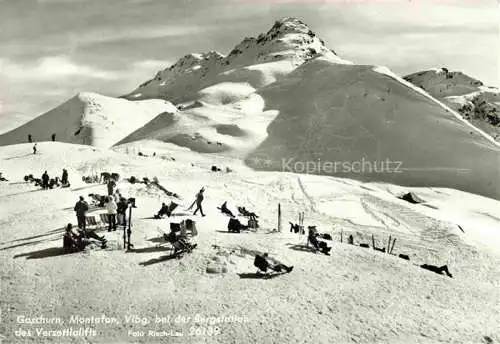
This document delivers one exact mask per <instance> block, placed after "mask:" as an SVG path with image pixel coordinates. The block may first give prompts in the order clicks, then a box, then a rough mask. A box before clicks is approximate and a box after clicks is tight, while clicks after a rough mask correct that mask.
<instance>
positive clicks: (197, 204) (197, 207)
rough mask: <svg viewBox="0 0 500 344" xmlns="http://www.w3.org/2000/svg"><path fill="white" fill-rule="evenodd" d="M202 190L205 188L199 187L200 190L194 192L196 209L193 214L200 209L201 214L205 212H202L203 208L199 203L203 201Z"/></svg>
mask: <svg viewBox="0 0 500 344" xmlns="http://www.w3.org/2000/svg"><path fill="white" fill-rule="evenodd" d="M203 192H205V188H204V187H203V188H201V190H200V191H199V192H198V193H197V194H196V200H195V202H196V210H195V211H194V213H193V215H196V213H197V212H198V210H199V211H200V213H201V216H205V214H203V208H202V207H201V203H202V202H203Z"/></svg>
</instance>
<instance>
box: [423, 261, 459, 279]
mask: <svg viewBox="0 0 500 344" xmlns="http://www.w3.org/2000/svg"><path fill="white" fill-rule="evenodd" d="M420 267H421V268H422V269H426V270H429V271H432V272H435V273H437V274H440V275H442V274H443V272H444V273H445V274H446V275H447V276H448V277H450V278H453V275H452V274H450V271H449V270H448V265H443V266H435V265H428V264H422V265H420Z"/></svg>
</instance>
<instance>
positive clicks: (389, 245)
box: [386, 234, 391, 253]
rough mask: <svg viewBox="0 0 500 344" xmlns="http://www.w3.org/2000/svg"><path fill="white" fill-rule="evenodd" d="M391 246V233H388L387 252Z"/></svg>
mask: <svg viewBox="0 0 500 344" xmlns="http://www.w3.org/2000/svg"><path fill="white" fill-rule="evenodd" d="M390 248H391V234H389V242H388V243H387V251H386V252H387V253H389V249H390Z"/></svg>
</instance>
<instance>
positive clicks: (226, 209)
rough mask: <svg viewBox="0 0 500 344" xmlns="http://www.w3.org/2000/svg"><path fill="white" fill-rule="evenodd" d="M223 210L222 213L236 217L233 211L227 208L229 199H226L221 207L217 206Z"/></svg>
mask: <svg viewBox="0 0 500 344" xmlns="http://www.w3.org/2000/svg"><path fill="white" fill-rule="evenodd" d="M217 209H219V210H220V211H221V213H223V214H225V215H227V216H229V217H234V215H233V213H232V212H231V210H229V209H228V208H227V201H225V202H224V203H222V205H221V206H220V208H217Z"/></svg>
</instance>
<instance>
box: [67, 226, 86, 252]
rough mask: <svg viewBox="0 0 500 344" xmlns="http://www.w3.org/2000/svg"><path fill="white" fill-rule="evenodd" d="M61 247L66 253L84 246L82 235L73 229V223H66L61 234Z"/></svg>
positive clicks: (81, 248) (79, 249)
mask: <svg viewBox="0 0 500 344" xmlns="http://www.w3.org/2000/svg"><path fill="white" fill-rule="evenodd" d="M63 248H64V251H65V252H66V253H70V252H75V251H81V250H83V249H84V248H85V243H84V241H83V240H82V237H81V236H80V235H79V234H78V233H75V232H74V231H73V225H72V224H71V223H68V225H67V226H66V232H65V233H64V236H63Z"/></svg>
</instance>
